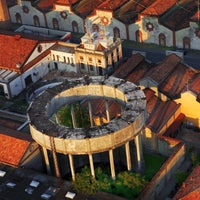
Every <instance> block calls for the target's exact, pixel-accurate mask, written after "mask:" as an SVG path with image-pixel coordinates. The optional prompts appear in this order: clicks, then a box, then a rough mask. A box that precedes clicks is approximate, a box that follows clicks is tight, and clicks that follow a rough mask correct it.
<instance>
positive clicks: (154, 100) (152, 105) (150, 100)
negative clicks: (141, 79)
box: [143, 88, 161, 114]
mask: <svg viewBox="0 0 200 200" xmlns="http://www.w3.org/2000/svg"><path fill="white" fill-rule="evenodd" d="M143 91H144V94H145V96H146V100H147V112H148V114H151V113H153V111H154V110H156V108H157V107H158V106H159V105H160V103H161V100H160V99H159V98H158V97H157V96H156V95H155V92H154V91H153V90H151V89H149V88H145V89H144V90H143Z"/></svg>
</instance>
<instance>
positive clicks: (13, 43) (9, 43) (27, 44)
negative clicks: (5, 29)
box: [0, 34, 38, 72]
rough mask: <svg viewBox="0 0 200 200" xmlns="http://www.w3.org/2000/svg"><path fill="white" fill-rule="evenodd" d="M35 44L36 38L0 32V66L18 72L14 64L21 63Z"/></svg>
mask: <svg viewBox="0 0 200 200" xmlns="http://www.w3.org/2000/svg"><path fill="white" fill-rule="evenodd" d="M37 44H38V41H37V40H32V39H26V38H23V37H21V36H20V35H15V36H12V35H1V34H0V47H1V48H0V68H1V69H8V70H11V71H17V72H20V69H19V68H17V66H16V64H17V63H21V65H23V64H24V63H25V62H26V60H27V58H28V56H29V55H30V53H31V52H32V51H33V50H34V48H35V47H36V45H37Z"/></svg>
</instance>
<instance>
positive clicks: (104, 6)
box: [97, 0, 129, 11]
mask: <svg viewBox="0 0 200 200" xmlns="http://www.w3.org/2000/svg"><path fill="white" fill-rule="evenodd" d="M128 1H129V0H115V1H113V0H105V1H104V2H103V3H101V4H100V5H99V6H98V7H97V9H101V10H113V11H114V10H116V9H117V8H119V7H120V6H122V5H123V4H124V3H126V2H128Z"/></svg>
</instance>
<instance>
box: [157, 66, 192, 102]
mask: <svg viewBox="0 0 200 200" xmlns="http://www.w3.org/2000/svg"><path fill="white" fill-rule="evenodd" d="M195 73H196V71H195V70H194V69H192V68H189V67H188V66H186V65H184V64H183V63H179V64H178V65H177V67H176V68H175V69H174V70H173V72H172V73H170V75H169V76H168V77H167V78H166V79H165V80H164V81H162V82H161V83H160V84H159V85H158V88H159V91H161V92H162V93H163V94H165V95H167V96H168V97H169V98H170V99H176V98H179V97H180V95H181V93H182V92H184V91H185V90H186V89H187V87H188V81H190V80H191V79H192V77H193V76H194V75H195Z"/></svg>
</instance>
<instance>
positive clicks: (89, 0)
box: [73, 0, 103, 18]
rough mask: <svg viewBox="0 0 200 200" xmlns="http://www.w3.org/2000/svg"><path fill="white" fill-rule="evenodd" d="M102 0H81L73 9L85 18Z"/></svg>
mask: <svg viewBox="0 0 200 200" xmlns="http://www.w3.org/2000/svg"><path fill="white" fill-rule="evenodd" d="M102 2H103V0H95V1H94V0H81V1H80V2H78V3H77V4H75V6H74V7H73V9H74V10H75V12H76V13H77V14H78V15H80V16H81V17H83V18H85V17H86V16H87V15H89V14H91V13H92V12H93V11H94V9H95V8H97V7H98V5H100V4H101V3H102Z"/></svg>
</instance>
